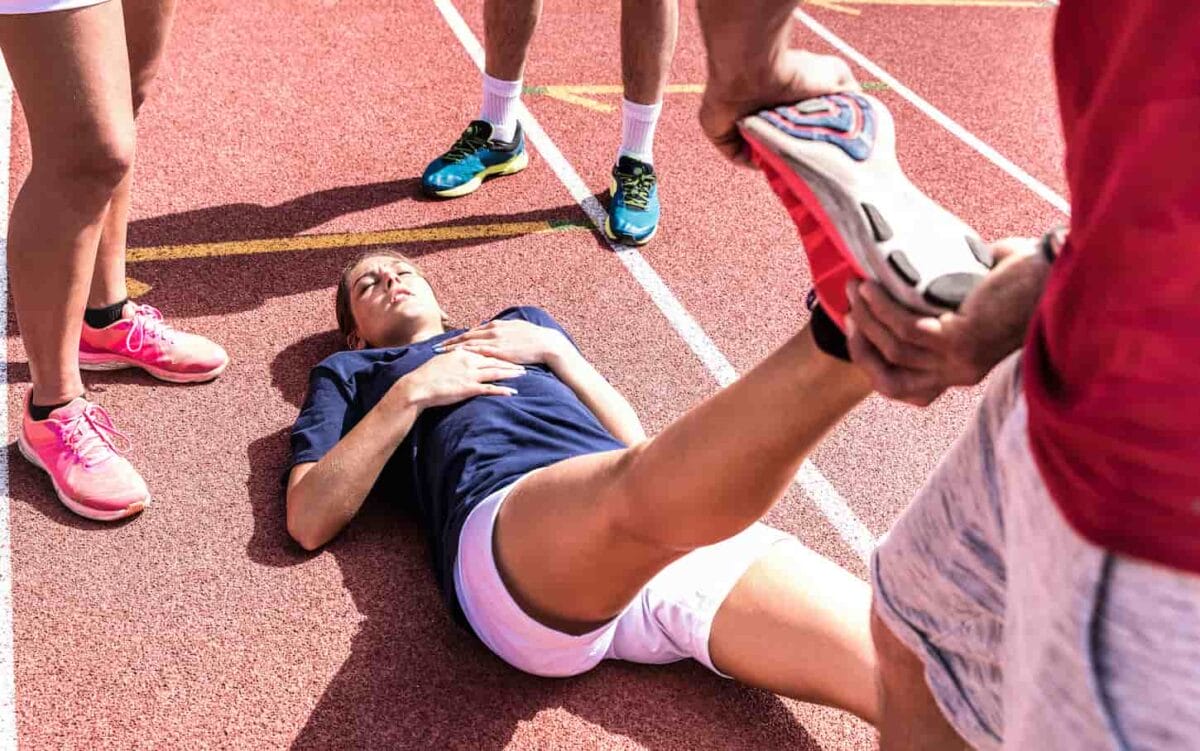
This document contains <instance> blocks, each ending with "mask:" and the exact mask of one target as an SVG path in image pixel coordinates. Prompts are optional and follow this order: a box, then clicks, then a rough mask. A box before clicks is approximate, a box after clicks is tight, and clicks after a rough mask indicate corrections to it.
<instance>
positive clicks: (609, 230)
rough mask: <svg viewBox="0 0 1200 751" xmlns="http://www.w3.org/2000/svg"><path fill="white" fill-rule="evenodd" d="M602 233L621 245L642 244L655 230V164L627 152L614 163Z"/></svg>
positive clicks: (656, 207)
mask: <svg viewBox="0 0 1200 751" xmlns="http://www.w3.org/2000/svg"><path fill="white" fill-rule="evenodd" d="M612 176H613V181H612V188H611V189H610V192H611V193H612V200H611V201H610V202H609V204H608V219H607V220H605V222H604V234H606V235H608V239H609V240H612V241H613V242H619V243H622V244H624V245H645V244H646V243H648V242H650V239H651V238H652V237H654V233H656V232H658V212H659V207H658V178H657V177H656V176H655V175H654V167H653V166H651V165H649V164H646V163H645V162H642V161H639V160H637V159H634V158H633V157H630V156H622V157H621V158H620V159H618V160H617V163H616V165H614V166H613V171H612Z"/></svg>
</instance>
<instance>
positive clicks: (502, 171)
mask: <svg viewBox="0 0 1200 751" xmlns="http://www.w3.org/2000/svg"><path fill="white" fill-rule="evenodd" d="M528 166H529V152H527V151H522V152H521V153H520V154H518V155H516V156H515V157H513V158H512V159H509V160H508V161H507V162H501V163H500V164H493V165H492V166H491V167H484V168H483V171H482V172H480V173H479V174H478V175H476V176H475V177H473V178H471V179H470V180H468V181H466V182H465V183H463V184H462V185H459V186H458V187H457V188H447V189H446V190H426V191H425V192H426V193H428V194H429V195H431V196H437V197H438V198H458V197H459V196H465V195H468V194H470V193H474V192H475V191H477V190H479V186H480V185H483V181H484V180H486V179H487V178H489V177H500V176H502V175H515V174H516V173H518V172H520V171H521V170H523V169H525V168H526V167H528Z"/></svg>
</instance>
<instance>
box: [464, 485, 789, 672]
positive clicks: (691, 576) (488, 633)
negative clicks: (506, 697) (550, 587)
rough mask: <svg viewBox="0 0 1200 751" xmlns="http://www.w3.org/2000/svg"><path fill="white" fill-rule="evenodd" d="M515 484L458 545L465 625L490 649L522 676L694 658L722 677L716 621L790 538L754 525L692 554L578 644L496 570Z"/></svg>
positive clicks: (486, 504) (476, 515) (475, 515)
mask: <svg viewBox="0 0 1200 751" xmlns="http://www.w3.org/2000/svg"><path fill="white" fill-rule="evenodd" d="M515 484H516V483H513V485H509V486H508V487H506V488H503V489H502V490H498V491H496V492H495V493H493V494H491V495H490V496H488V497H487V498H486V499H484V501H483V502H482V503H480V504H479V505H478V506H477V507H475V508H474V509H473V510H472V511H471V514H470V516H468V517H467V521H466V523H465V524H463V528H462V532H461V533H460V535H459V538H458V556H457V558H456V560H455V563H454V586H455V589H456V590H457V592H458V600H459V603H460V604H461V605H462V609H463V612H464V613H466V616H467V622H468V623H470V624H471V628H472V629H473V630H474V631H475V634H476V635H477V636H478V637H479V639H480V641H482V642H483V643H484V644H485V645H486V646H487V647H488V649H490V650H492V652H494V653H495V654H496V655H497V656H498V657H500V659H502V660H504V661H505V662H507V663H509V664H510V665H512V666H513V667H515V668H517V669H518V670H522V671H524V672H526V673H531V674H533V675H540V676H546V677H553V678H564V677H567V676H572V675H579V674H581V673H586V672H587V671H589V670H591V669H592V668H594V667H596V665H598V664H599V663H600V661H601V660H627V661H629V662H638V663H643V664H654V665H657V664H662V663H668V662H675V661H677V660H682V659H685V658H688V657H691V658H692V659H694V660H696V661H697V662H699V663H701V664H702V665H704V666H705V667H707V668H708V669H709V670H712V671H713V672H714V673H717V674H718V675H722V673H721V672H720V671H719V670H717V669H716V668H715V667H714V666H713V664H712V659H711V658H710V657H709V654H708V635H709V631H710V630H711V628H712V622H713V618H714V617H715V616H716V614H717V610H718V609H719V608H720V607H721V603H722V602H724V601H725V598H726V597H727V596H728V595H729V592H730V591H731V590H732V589H733V587H734V585H735V584H737V581H738V579H740V578H742V574H744V573H745V572H746V570H747V569H749V568H750V566H751V565H752V564H753V563H754V562H755V561H757V560H758V559H759V558H761V557H762V556H763V555H764V554H765V553H766V552H767V551H768V550H769V549H770V548H771V546H772V545H774V544H775V543H777V542H780V541H782V540H788V539H791V536H790V535H788V534H786V533H784V532H780V531H779V530H777V529H772V528H771V527H768V526H766V525H765V524H755V525H753V526H751V527H750V528H748V529H746V530H745V531H743V532H741V533H739V534H737V535H735V536H733V537H731V538H729V539H728V540H724V541H722V542H719V543H717V544H715V545H709V546H707V547H703V548H700V549H698V550H693V551H692V552H691V553H688V554H687V555H685V556H684V557H682V558H680V559H679V560H677V561H675V562H674V563H671V564H670V565H668V566H667V567H666V568H664V569H663V570H662V571H660V572H659V573H658V575H657V576H655V577H654V578H653V579H651V580H650V582H648V583H647V584H646V586H645V587H643V588H642V591H641V592H640V593H638V595H637V596H636V597H635V598H634V599H633V602H631V603H629V606H628V607H627V608H626V609H625V611H624V612H623V613H621V614H620V615H619V616H617V617H616V618H614V619H613V620H612V621H609V622H608V623H606V624H605V625H603V626H601V627H599V628H597V629H596V630H594V631H591V632H589V633H586V634H583V635H582V636H573V635H571V634H565V633H563V632H561V631H556V630H554V629H552V628H550V627H548V626H543V625H542V624H540V623H538V622H537V621H535V620H534V619H533V618H530V617H529V616H528V615H526V614H525V612H524V611H523V610H521V607H520V606H519V605H517V603H516V602H515V601H514V600H513V598H512V595H510V594H509V593H508V590H507V589H506V588H505V586H504V581H503V580H502V579H501V578H500V572H499V571H497V570H496V559H495V556H494V554H493V548H492V530H493V529H494V528H495V524H496V514H497V513H498V512H499V511H500V506H501V505H502V504H503V503H504V499H505V498H506V497H507V496H508V494H509V492H510V491H511V490H512V488H513V486H514V485H515ZM725 677H728V676H725Z"/></svg>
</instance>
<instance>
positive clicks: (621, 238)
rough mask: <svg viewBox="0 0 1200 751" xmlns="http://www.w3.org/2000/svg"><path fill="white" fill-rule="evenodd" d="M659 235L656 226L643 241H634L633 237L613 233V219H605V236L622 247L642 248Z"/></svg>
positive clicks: (607, 217)
mask: <svg viewBox="0 0 1200 751" xmlns="http://www.w3.org/2000/svg"><path fill="white" fill-rule="evenodd" d="M657 234H658V225H655V227H654V229H653V231H651V232H650V234H648V235H646V236H645V237H643V238H642V239H641V240H634V239H633V238H632V237H628V236H626V235H618V234H617V233H615V232H613V228H612V217H609V216H606V217H604V236H605V237H607V238H608V239H609V240H611V241H613V242H615V243H620V244H621V245H632V246H635V247H638V248H640V247H642V246H643V245H645V244H646V243H648V242H650V241H651V240H653V239H654V236H655V235H657Z"/></svg>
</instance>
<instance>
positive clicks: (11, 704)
mask: <svg viewBox="0 0 1200 751" xmlns="http://www.w3.org/2000/svg"><path fill="white" fill-rule="evenodd" d="M12 111H13V95H12V81H11V80H10V79H9V77H8V68H7V67H6V66H5V65H4V61H3V60H0V327H3V328H4V330H3V331H2V332H0V431H2V433H0V435H3V440H4V442H3V444H0V446H2V447H4V448H5V450H2V451H0V751H16V748H17V686H16V678H15V677H14V674H13V610H12V541H11V540H10V539H9V533H8V510H9V506H10V505H11V501H12V499H11V496H10V495H9V488H8V451H7V446H8V390H7V389H6V388H4V387H5V386H7V385H8V323H7V322H8V272H7V271H5V269H7V268H8V180H9V168H10V167H9V154H8V151H9V146H10V145H11V143H12Z"/></svg>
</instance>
